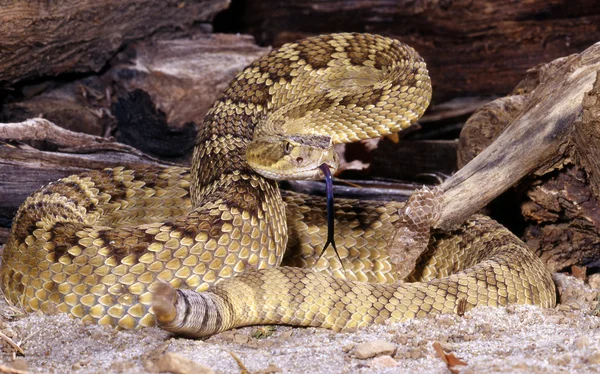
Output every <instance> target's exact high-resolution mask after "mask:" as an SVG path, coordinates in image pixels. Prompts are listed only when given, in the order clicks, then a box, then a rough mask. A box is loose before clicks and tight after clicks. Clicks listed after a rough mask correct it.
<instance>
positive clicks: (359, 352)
mask: <svg viewBox="0 0 600 374" xmlns="http://www.w3.org/2000/svg"><path fill="white" fill-rule="evenodd" d="M395 351H396V345H395V344H394V343H390V342H387V341H385V340H373V341H370V342H365V343H360V344H358V345H357V346H356V348H355V349H354V356H356V358H360V359H366V358H371V357H375V356H380V355H388V356H389V355H393V354H394V352H395Z"/></svg>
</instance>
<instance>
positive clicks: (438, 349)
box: [433, 342, 467, 374]
mask: <svg viewBox="0 0 600 374" xmlns="http://www.w3.org/2000/svg"><path fill="white" fill-rule="evenodd" d="M433 349H435V353H436V354H437V355H438V357H439V358H441V359H442V361H444V362H445V363H446V366H447V367H448V370H450V372H451V373H452V374H458V373H460V371H459V370H458V368H456V366H466V365H467V363H466V362H464V361H463V360H461V359H460V358H458V357H456V356H455V355H454V353H446V352H444V349H443V348H442V345H441V344H440V342H434V343H433Z"/></svg>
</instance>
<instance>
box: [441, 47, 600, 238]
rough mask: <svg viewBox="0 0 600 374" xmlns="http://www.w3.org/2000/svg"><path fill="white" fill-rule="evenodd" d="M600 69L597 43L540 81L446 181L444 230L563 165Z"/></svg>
mask: <svg viewBox="0 0 600 374" xmlns="http://www.w3.org/2000/svg"><path fill="white" fill-rule="evenodd" d="M599 69H600V44H595V45H593V46H592V47H590V48H588V49H587V50H585V51H584V52H582V53H580V54H578V55H574V56H571V57H570V58H568V59H565V60H564V61H563V62H562V64H561V65H560V67H558V68H557V70H556V74H555V76H554V79H549V80H547V81H545V82H542V83H540V84H539V86H538V87H537V88H536V89H535V91H534V92H532V93H531V96H530V98H529V100H528V102H527V104H526V105H525V107H524V108H523V111H522V112H521V113H520V114H519V115H518V116H517V118H516V119H515V120H514V121H513V122H512V123H511V125H510V126H508V128H507V129H506V130H505V131H504V132H502V134H500V136H499V137H498V138H497V139H496V140H495V141H494V142H493V143H492V144H491V145H490V146H489V147H487V148H486V149H485V150H484V151H483V152H481V153H480V154H479V155H478V156H477V157H475V158H474V159H473V160H471V161H470V162H469V163H468V164H467V165H465V166H464V167H463V168H462V169H460V170H459V171H458V172H457V173H456V174H454V175H453V176H452V177H451V178H449V179H448V180H447V181H446V182H444V184H443V185H442V188H443V189H444V191H445V192H446V194H445V198H446V202H445V206H444V209H443V211H442V217H441V219H440V221H439V222H438V227H439V228H442V229H449V228H451V227H454V226H456V225H457V224H460V223H461V222H463V221H464V219H466V218H467V217H468V216H470V215H471V214H473V213H474V212H476V211H477V210H479V209H480V208H482V207H483V206H485V205H487V204H488V203H489V202H490V201H491V200H492V199H494V198H495V197H497V196H498V195H499V194H500V193H502V192H503V191H506V190H507V189H508V188H510V187H511V186H513V185H515V184H516V183H517V182H518V181H519V180H520V179H521V178H523V177H524V176H526V175H528V174H530V173H532V172H534V171H536V170H538V169H539V168H540V165H551V164H553V163H554V162H556V161H559V160H560V156H561V155H564V148H565V147H566V145H567V143H568V140H569V137H568V134H569V131H570V129H571V127H572V125H573V123H574V122H575V120H576V119H577V117H578V116H579V115H580V114H581V111H582V101H583V98H584V94H585V93H586V92H588V91H590V90H591V89H592V86H593V83H594V81H595V79H596V73H597V71H598V70H599ZM557 158H558V159H557Z"/></svg>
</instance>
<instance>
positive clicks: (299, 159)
mask: <svg viewBox="0 0 600 374" xmlns="http://www.w3.org/2000/svg"><path fill="white" fill-rule="evenodd" d="M302 161H304V159H303V158H302V157H298V158H297V159H296V162H297V163H299V164H300V163H302Z"/></svg>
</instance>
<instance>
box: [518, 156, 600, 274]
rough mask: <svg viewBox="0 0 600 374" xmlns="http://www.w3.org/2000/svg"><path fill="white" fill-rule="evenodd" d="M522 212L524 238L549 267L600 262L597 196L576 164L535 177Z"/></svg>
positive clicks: (598, 205)
mask: <svg viewBox="0 0 600 374" xmlns="http://www.w3.org/2000/svg"><path fill="white" fill-rule="evenodd" d="M521 212H522V214H523V217H524V218H525V219H526V220H527V226H526V227H525V231H524V233H523V240H524V241H525V243H526V244H527V245H528V246H529V248H531V249H532V250H533V251H534V252H535V253H537V254H538V255H539V256H540V257H541V258H542V260H543V261H544V263H545V264H546V266H548V268H549V269H550V270H552V271H560V270H564V269H568V268H569V267H571V266H573V265H584V266H597V265H598V264H599V263H600V252H599V251H598V247H599V246H600V199H599V198H598V195H595V194H594V192H593V191H592V189H591V188H590V184H589V183H588V178H587V175H586V173H585V172H584V171H583V170H581V169H579V168H578V167H577V166H575V165H573V164H567V165H565V166H564V167H562V168H561V169H560V170H559V171H555V172H551V173H548V174H546V175H543V176H541V177H539V178H536V180H535V181H534V182H533V183H532V184H531V185H530V186H529V189H528V190H527V199H526V200H525V201H524V202H523V203H522V206H521Z"/></svg>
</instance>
